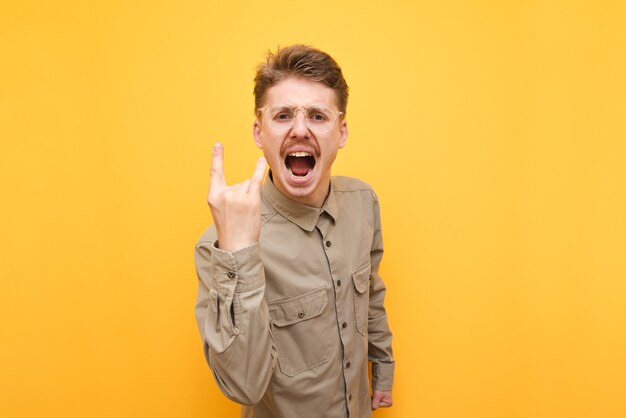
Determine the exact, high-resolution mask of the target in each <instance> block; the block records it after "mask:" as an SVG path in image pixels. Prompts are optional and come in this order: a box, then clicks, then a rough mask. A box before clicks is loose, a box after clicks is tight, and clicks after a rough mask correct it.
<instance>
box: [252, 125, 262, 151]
mask: <svg viewBox="0 0 626 418" xmlns="http://www.w3.org/2000/svg"><path fill="white" fill-rule="evenodd" d="M252 136H253V137H254V143H255V144H256V146H257V147H258V148H260V149H263V141H262V140H261V122H259V120H258V119H255V120H254V123H253V124H252Z"/></svg>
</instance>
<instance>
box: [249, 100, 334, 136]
mask: <svg viewBox="0 0 626 418" xmlns="http://www.w3.org/2000/svg"><path fill="white" fill-rule="evenodd" d="M301 110H302V111H303V112H304V115H305V118H306V125H307V127H308V128H309V129H310V130H311V131H312V132H315V133H318V134H322V133H325V132H328V131H330V130H331V129H332V128H333V126H334V125H335V122H336V121H337V118H339V117H340V116H341V115H343V112H338V111H336V110H333V109H329V108H327V107H325V106H311V107H302V106H298V107H293V106H290V105H288V104H279V105H272V106H265V107H261V108H259V110H258V112H259V113H263V115H265V117H266V120H267V123H268V125H269V126H270V128H272V129H274V130H276V131H280V132H286V131H288V130H289V129H291V128H292V127H293V125H294V123H295V122H296V117H297V116H298V112H299V111H301Z"/></svg>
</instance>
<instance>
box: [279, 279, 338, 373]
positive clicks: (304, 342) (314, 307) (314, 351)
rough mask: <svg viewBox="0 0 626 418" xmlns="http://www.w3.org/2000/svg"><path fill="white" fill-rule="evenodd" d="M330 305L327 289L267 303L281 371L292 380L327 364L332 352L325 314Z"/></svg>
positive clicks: (328, 325)
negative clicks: (299, 374)
mask: <svg viewBox="0 0 626 418" xmlns="http://www.w3.org/2000/svg"><path fill="white" fill-rule="evenodd" d="M327 305H328V296H327V295H326V290H325V289H324V288H320V289H315V290H312V291H310V292H307V293H304V294H302V295H299V296H296V297H292V298H288V299H282V300H277V301H272V302H268V303H267V306H268V308H269V312H270V317H271V318H272V335H273V337H274V344H275V346H276V351H277V352H278V365H279V367H280V371H281V372H282V373H284V374H286V375H287V376H290V377H293V376H295V375H297V374H298V373H301V372H303V371H305V370H309V369H312V368H314V367H317V366H320V365H322V364H324V363H326V362H327V361H328V359H329V358H330V354H331V351H332V346H331V344H330V340H331V339H330V338H328V334H327V333H328V332H330V331H331V329H332V328H331V326H332V324H331V323H330V321H326V322H328V324H325V323H324V321H323V320H322V319H323V315H322V314H323V313H324V310H325V309H326V306H327Z"/></svg>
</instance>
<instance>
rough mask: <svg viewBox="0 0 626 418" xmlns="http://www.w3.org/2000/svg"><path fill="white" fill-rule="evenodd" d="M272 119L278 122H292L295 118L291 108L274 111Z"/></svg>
mask: <svg viewBox="0 0 626 418" xmlns="http://www.w3.org/2000/svg"><path fill="white" fill-rule="evenodd" d="M272 119H274V120H275V121H276V122H290V121H291V120H292V119H293V111H291V110H289V109H280V110H278V111H276V113H274V116H273V117H272Z"/></svg>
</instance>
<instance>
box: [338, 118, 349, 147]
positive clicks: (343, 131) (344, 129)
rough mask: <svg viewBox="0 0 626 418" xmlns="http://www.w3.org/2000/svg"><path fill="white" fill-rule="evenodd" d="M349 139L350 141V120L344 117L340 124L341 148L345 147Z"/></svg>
mask: <svg viewBox="0 0 626 418" xmlns="http://www.w3.org/2000/svg"><path fill="white" fill-rule="evenodd" d="M347 141H348V122H346V120H345V118H344V119H341V123H340V124H339V148H343V147H345V146H346V142H347Z"/></svg>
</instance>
